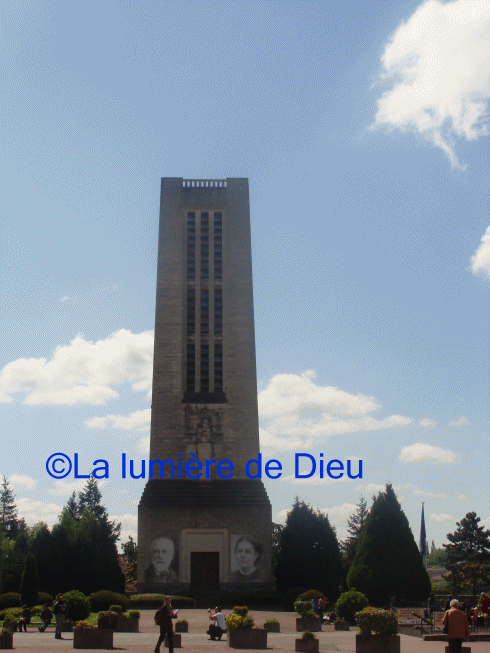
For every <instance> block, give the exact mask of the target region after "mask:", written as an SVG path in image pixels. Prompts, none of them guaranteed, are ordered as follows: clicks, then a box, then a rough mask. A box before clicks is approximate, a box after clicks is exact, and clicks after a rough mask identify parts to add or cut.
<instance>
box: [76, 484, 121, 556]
mask: <svg viewBox="0 0 490 653" xmlns="http://www.w3.org/2000/svg"><path fill="white" fill-rule="evenodd" d="M101 500H102V494H101V492H100V490H99V486H98V485H97V481H96V479H95V478H94V477H93V476H91V477H90V478H89V480H88V481H87V485H86V486H85V488H84V489H83V490H82V492H79V493H78V503H77V512H78V514H77V515H74V517H75V518H76V519H77V518H80V517H81V516H82V515H83V512H84V511H85V510H89V511H90V512H92V513H93V514H94V515H95V516H96V517H97V520H98V521H99V523H100V524H101V525H102V529H103V531H104V532H105V533H106V534H107V537H109V539H110V540H111V541H112V542H113V543H114V544H115V543H116V542H117V540H118V539H119V535H120V533H121V524H120V523H119V524H116V522H113V521H109V516H108V514H107V510H106V509H105V507H104V506H103V505H102V504H101ZM68 510H70V507H69V506H68ZM70 512H72V511H71V510H70Z"/></svg>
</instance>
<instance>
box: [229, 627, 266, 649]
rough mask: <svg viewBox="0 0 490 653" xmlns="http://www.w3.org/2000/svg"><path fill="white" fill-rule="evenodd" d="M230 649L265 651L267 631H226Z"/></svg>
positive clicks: (259, 629) (255, 629) (262, 629)
mask: <svg viewBox="0 0 490 653" xmlns="http://www.w3.org/2000/svg"><path fill="white" fill-rule="evenodd" d="M228 646H229V647H230V648H245V649H265V648H267V631H266V630H265V629H264V628H235V630H229V631H228Z"/></svg>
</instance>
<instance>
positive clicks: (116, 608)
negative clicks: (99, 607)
mask: <svg viewBox="0 0 490 653" xmlns="http://www.w3.org/2000/svg"><path fill="white" fill-rule="evenodd" d="M122 611H123V609H122V605H111V606H109V612H117V614H122Z"/></svg>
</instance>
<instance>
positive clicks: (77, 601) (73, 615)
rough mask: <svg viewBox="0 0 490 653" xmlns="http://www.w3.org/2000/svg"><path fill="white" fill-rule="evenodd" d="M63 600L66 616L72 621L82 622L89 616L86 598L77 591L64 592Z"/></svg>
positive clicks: (88, 604)
mask: <svg viewBox="0 0 490 653" xmlns="http://www.w3.org/2000/svg"><path fill="white" fill-rule="evenodd" d="M63 598H64V599H65V603H66V614H67V616H68V617H69V618H70V619H71V620H72V621H82V620H83V619H86V618H87V617H88V616H89V614H90V612H91V608H90V601H89V599H88V596H85V594H83V593H82V592H79V591H78V590H72V591H71V592H65V593H64V594H63Z"/></svg>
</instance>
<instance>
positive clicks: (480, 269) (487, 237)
mask: <svg viewBox="0 0 490 653" xmlns="http://www.w3.org/2000/svg"><path fill="white" fill-rule="evenodd" d="M470 262H471V271H472V272H473V274H479V273H482V274H484V275H487V276H488V277H490V227H488V228H487V230H486V231H485V233H484V234H483V236H482V238H481V243H480V245H479V246H478V249H477V250H476V252H475V253H474V254H473V256H472V257H471V259H470Z"/></svg>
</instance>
